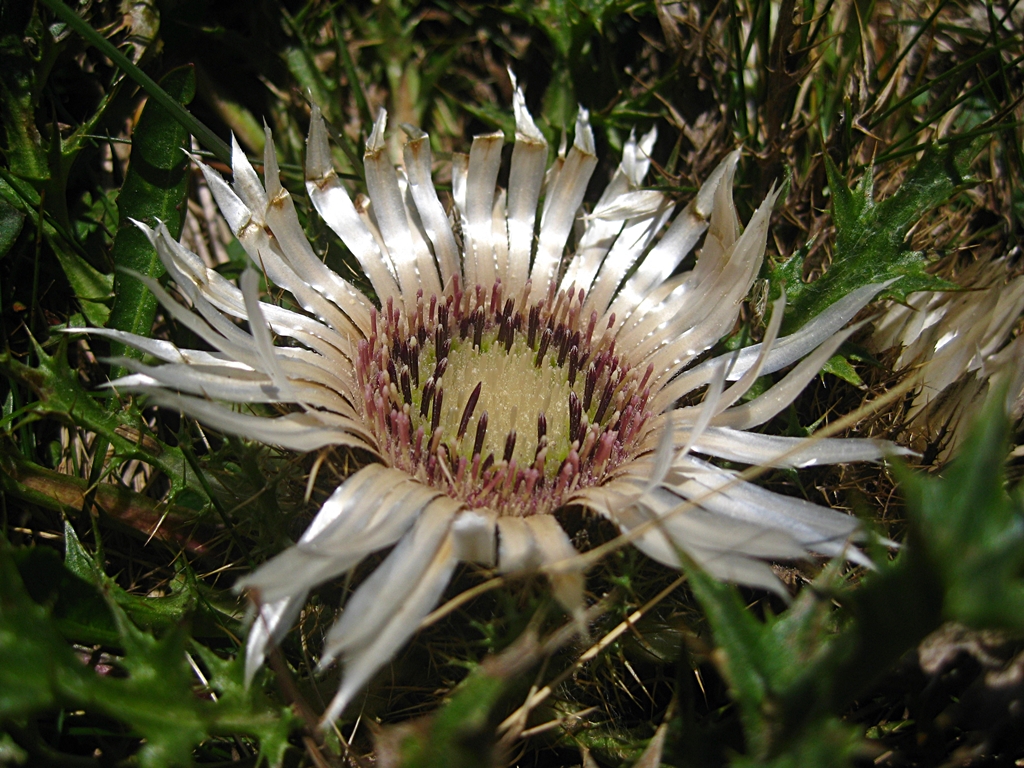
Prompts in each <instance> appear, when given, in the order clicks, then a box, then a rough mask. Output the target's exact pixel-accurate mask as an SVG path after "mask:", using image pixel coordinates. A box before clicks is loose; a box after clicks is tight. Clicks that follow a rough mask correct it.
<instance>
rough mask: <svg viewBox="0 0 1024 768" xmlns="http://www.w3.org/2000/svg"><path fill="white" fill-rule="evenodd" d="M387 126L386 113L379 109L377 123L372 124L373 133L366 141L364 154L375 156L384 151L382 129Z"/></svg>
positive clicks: (384, 110)
mask: <svg viewBox="0 0 1024 768" xmlns="http://www.w3.org/2000/svg"><path fill="white" fill-rule="evenodd" d="M387 125H388V111H387V110H386V109H384V108H383V107H381V110H380V114H378V115H377V122H375V123H374V124H373V132H372V133H371V134H370V138H369V139H367V141H366V154H368V155H370V154H375V153H377V152H380V151H381V150H383V149H384V146H385V144H384V129H385V128H387Z"/></svg>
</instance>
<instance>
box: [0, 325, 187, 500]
mask: <svg viewBox="0 0 1024 768" xmlns="http://www.w3.org/2000/svg"><path fill="white" fill-rule="evenodd" d="M34 352H35V355H36V357H37V359H38V361H39V364H38V366H37V367H35V368H33V367H30V366H27V365H25V364H24V363H22V362H20V361H19V360H17V359H16V358H15V356H14V355H13V354H11V353H10V352H0V372H2V373H4V374H6V375H7V376H9V377H10V378H11V379H13V380H15V381H19V382H21V383H22V384H24V385H26V386H27V387H29V388H30V389H31V390H32V391H33V392H34V393H35V395H36V397H37V398H38V400H39V401H38V402H37V403H36V404H35V405H34V406H33V408H32V410H33V411H34V412H35V413H36V414H38V415H49V416H51V417H55V418H57V419H60V420H64V421H67V420H71V421H73V422H74V423H75V424H77V425H79V426H81V427H83V428H85V429H88V430H90V431H92V432H96V433H97V434H99V435H101V436H102V437H103V438H104V439H106V440H107V441H109V443H110V445H111V446H113V448H114V450H115V451H116V453H117V455H118V456H119V457H122V458H138V459H141V460H142V461H145V462H146V463H147V464H150V465H152V466H154V467H156V468H157V469H159V470H161V471H162V472H163V473H164V474H165V475H166V476H167V477H168V479H169V480H170V481H171V485H172V490H173V493H174V494H177V493H180V492H182V491H184V490H186V489H189V490H191V491H193V492H195V493H198V494H199V495H200V496H201V497H203V498H206V494H205V492H204V490H203V486H202V484H201V483H200V482H199V480H198V479H197V478H196V476H195V473H194V472H193V471H192V470H191V469H189V467H188V463H187V462H186V461H185V458H184V456H183V455H182V453H181V449H180V448H178V447H176V446H171V445H168V444H166V443H162V442H160V441H158V440H157V439H156V438H154V437H152V436H151V435H150V434H149V432H150V431H149V429H148V427H146V425H145V424H144V423H143V422H142V421H141V419H140V418H139V416H138V413H137V412H133V411H131V410H114V411H110V410H108V409H107V408H105V407H103V406H101V405H100V404H99V403H98V402H97V401H96V399H95V393H92V392H88V391H87V390H86V389H85V388H84V387H83V386H82V384H81V382H80V381H79V379H78V375H77V373H76V372H75V371H73V370H71V368H70V367H69V366H68V362H67V345H66V343H62V344H61V346H60V348H59V349H58V351H57V352H56V353H55V354H53V355H48V354H47V353H46V352H45V350H43V348H42V347H40V346H39V345H35V346H34ZM126 434H134V435H139V438H138V441H137V442H136V441H133V440H129V439H127V438H126V437H124V435H126ZM143 436H145V438H143Z"/></svg>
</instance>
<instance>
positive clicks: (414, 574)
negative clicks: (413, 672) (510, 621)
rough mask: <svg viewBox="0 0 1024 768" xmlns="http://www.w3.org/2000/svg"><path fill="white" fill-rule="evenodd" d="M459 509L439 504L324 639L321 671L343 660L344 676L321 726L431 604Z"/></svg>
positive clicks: (447, 566) (449, 554) (450, 556)
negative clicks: (326, 665) (328, 665)
mask: <svg viewBox="0 0 1024 768" xmlns="http://www.w3.org/2000/svg"><path fill="white" fill-rule="evenodd" d="M458 509H459V505H458V504H457V503H456V502H454V501H452V500H451V499H446V498H440V499H437V500H436V501H435V502H434V503H433V504H431V505H430V506H428V507H427V509H425V510H424V511H423V512H422V514H421V515H420V516H419V519H418V520H417V521H416V524H415V526H414V527H413V529H412V530H411V531H410V532H409V533H408V534H407V535H406V536H405V537H404V538H403V539H402V541H401V542H399V544H398V546H397V547H395V549H394V551H393V552H392V553H391V554H390V555H389V556H388V558H387V559H386V560H385V561H384V562H383V563H382V564H381V565H380V566H378V568H377V570H375V571H374V572H373V573H372V574H371V575H370V576H369V578H367V579H366V581H365V582H363V584H362V585H361V586H360V587H359V589H357V590H356V592H355V594H353V595H352V597H351V598H350V599H349V601H348V603H347V605H346V607H345V610H344V611H343V612H342V615H341V619H339V620H338V622H337V623H336V624H335V625H334V626H333V627H331V630H330V632H328V634H327V642H326V644H325V647H324V652H323V657H322V658H321V662H320V663H321V666H323V665H325V664H328V663H330V662H331V661H332V660H334V659H335V658H337V657H338V656H339V655H342V656H343V657H344V668H345V671H344V676H343V678H342V683H341V687H340V688H339V689H338V693H337V695H336V696H335V697H334V699H333V700H332V701H331V703H330V705H329V706H328V707H327V711H326V712H325V713H324V716H323V719H322V721H321V722H322V723H325V724H326V723H329V722H331V721H332V720H334V719H335V718H336V717H337V716H338V715H339V714H341V712H342V711H343V710H344V709H345V707H346V706H347V705H348V703H349V702H350V701H351V700H352V697H354V696H355V695H356V693H358V691H359V690H360V689H361V688H362V687H363V686H364V685H365V684H366V683H367V681H369V679H370V678H371V677H372V676H373V675H374V673H376V672H377V670H378V669H380V668H381V667H382V666H384V664H386V663H387V662H388V661H389V660H390V659H391V657H392V656H393V655H394V654H395V652H396V651H398V649H399V648H401V647H402V645H404V644H405V642H406V641H407V640H408V639H409V638H410V637H412V635H413V633H414V632H415V631H416V629H417V627H418V626H419V623H420V621H421V620H422V619H423V617H424V616H426V615H427V613H429V611H430V609H431V608H433V607H434V605H435V604H436V603H437V600H438V598H439V597H440V596H441V593H442V592H443V591H444V588H445V587H446V586H447V584H448V580H449V579H450V578H451V574H452V571H453V570H454V568H455V564H456V562H457V560H456V557H455V554H454V547H453V545H452V539H451V533H450V526H451V523H452V520H453V518H454V517H455V514H456V513H457V512H458Z"/></svg>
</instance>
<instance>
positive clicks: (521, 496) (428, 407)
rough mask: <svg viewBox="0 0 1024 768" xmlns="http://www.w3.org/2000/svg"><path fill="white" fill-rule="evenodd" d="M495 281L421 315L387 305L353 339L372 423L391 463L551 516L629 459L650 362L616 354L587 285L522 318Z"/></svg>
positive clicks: (487, 500)
mask: <svg viewBox="0 0 1024 768" xmlns="http://www.w3.org/2000/svg"><path fill="white" fill-rule="evenodd" d="M528 295H529V284H527V286H526V289H525V290H524V291H523V294H522V296H521V297H519V300H518V301H517V300H516V298H514V297H505V296H504V291H503V287H502V285H501V282H500V281H498V282H496V283H495V284H494V285H493V286H491V288H490V290H489V291H488V290H485V289H484V288H483V287H481V286H476V289H475V290H474V291H471V292H470V291H463V290H462V289H461V288H460V285H459V282H458V280H457V279H454V280H453V281H452V285H451V286H450V287H449V289H448V290H446V291H445V292H444V294H443V295H442V296H430V297H429V298H427V297H424V296H423V295H422V292H421V293H419V294H418V295H417V299H416V306H415V310H414V311H412V312H403V311H401V310H400V309H398V308H396V307H395V306H394V302H393V301H392V300H390V299H389V300H388V302H387V304H386V306H385V307H384V308H383V310H382V312H381V313H380V314H378V313H376V312H374V314H373V316H372V321H373V328H372V333H371V335H370V338H369V339H366V340H363V341H360V342H359V353H358V361H357V366H356V370H357V375H358V377H359V386H360V389H361V390H362V392H363V403H362V405H363V409H364V412H365V418H366V422H367V426H368V427H369V428H370V429H371V431H372V432H373V434H374V436H375V437H376V438H377V443H378V446H379V449H380V451H381V453H382V454H383V455H384V456H386V457H387V458H388V459H389V460H390V462H391V463H392V465H393V466H396V467H399V468H401V469H404V470H405V471H407V472H409V473H410V474H413V475H415V476H416V477H418V478H419V479H420V480H421V481H423V482H426V483H429V484H431V485H433V486H435V487H438V488H440V489H442V490H443V491H444V492H445V493H447V494H449V495H451V496H453V497H454V498H458V499H460V500H462V501H464V502H465V503H466V504H467V505H468V506H470V507H490V508H491V509H495V510H500V511H501V513H502V514H513V515H530V514H538V513H544V512H550V511H552V510H553V509H555V508H556V507H557V506H558V505H559V504H560V503H561V501H562V500H563V499H564V498H565V497H566V496H567V495H568V494H571V493H572V492H574V491H575V490H577V489H578V488H581V487H585V486H588V485H595V484H597V483H599V482H600V481H601V479H602V478H603V477H604V476H605V475H606V474H607V472H608V471H609V470H610V469H612V468H614V467H615V466H616V465H618V464H619V463H621V462H622V461H624V460H627V459H630V458H632V456H633V455H634V448H633V443H634V438H635V437H636V436H637V435H638V434H639V432H640V430H641V427H642V426H643V424H644V422H645V421H646V420H647V418H648V417H649V415H650V414H649V412H648V411H647V402H648V399H649V395H650V391H649V389H648V388H647V384H648V381H649V379H650V376H651V373H652V371H651V369H650V368H648V369H647V370H646V371H643V372H638V371H635V370H632V369H631V368H630V366H629V364H628V362H627V361H626V360H624V359H622V357H621V356H619V355H618V354H616V351H615V341H614V338H613V336H612V334H611V333H610V331H609V330H608V329H610V328H611V327H612V326H613V325H614V321H615V318H614V316H612V317H611V318H610V320H609V322H608V324H607V326H606V327H605V328H600V329H599V328H597V324H598V318H597V314H596V313H591V314H590V316H589V317H587V318H586V319H585V320H584V319H583V318H582V317H581V315H582V311H583V306H584V300H585V294H584V291H583V290H582V289H580V290H578V291H577V290H574V289H573V288H570V289H569V290H568V291H561V292H558V293H557V295H556V294H555V291H554V288H553V287H552V289H551V290H550V291H549V295H548V296H547V297H546V298H545V299H543V300H541V301H539V302H536V303H535V304H533V305H531V306H530V307H529V310H528V311H527V312H526V313H525V314H524V313H523V312H522V311H520V310H519V307H525V306H526V303H527V302H526V297H527V296H528Z"/></svg>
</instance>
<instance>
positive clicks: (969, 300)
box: [869, 257, 1024, 462]
mask: <svg viewBox="0 0 1024 768" xmlns="http://www.w3.org/2000/svg"><path fill="white" fill-rule="evenodd" d="M1009 273H1010V266H1009V259H1008V258H1006V257H1004V258H999V259H993V260H991V261H983V260H979V261H976V262H974V263H972V264H971V265H970V266H968V267H967V268H966V269H965V270H964V271H963V272H962V273H961V274H959V275H957V277H956V280H957V282H958V283H959V284H960V285H961V286H963V288H964V289H965V290H963V291H959V292H955V291H921V292H919V293H915V294H913V295H911V296H910V297H909V298H908V299H907V302H906V304H897V303H895V302H894V303H891V304H890V305H889V306H888V307H887V308H886V309H885V312H884V314H883V315H882V316H881V317H880V318H879V320H878V321H877V322H876V323H875V327H874V330H873V332H872V334H871V337H870V339H869V344H870V345H871V347H872V348H873V349H875V350H878V351H884V350H887V349H892V348H896V349H899V350H900V354H899V357H898V358H897V360H896V364H895V368H896V369H897V370H899V371H903V372H913V373H914V374H915V375H916V376H917V381H918V383H919V384H920V387H919V389H918V390H917V392H916V394H915V395H914V399H913V402H912V403H911V404H910V407H909V408H908V410H907V413H906V422H907V424H908V427H909V429H910V430H911V431H912V432H914V433H916V434H918V435H919V436H920V437H922V438H923V439H924V441H925V442H927V443H930V444H932V445H934V446H935V447H936V448H937V449H938V450H937V452H936V457H937V458H938V460H939V461H940V462H945V461H946V460H947V459H948V458H949V457H950V456H951V455H952V454H953V453H955V452H956V449H957V447H958V446H959V445H960V443H961V441H962V440H963V439H964V438H965V437H966V436H967V433H968V432H967V427H968V425H970V424H971V423H972V422H973V420H974V418H975V417H976V416H978V415H979V414H980V413H981V410H982V406H983V405H984V404H985V402H987V397H988V394H989V393H991V392H993V391H1000V390H1001V391H1002V392H1003V395H1004V397H1005V401H1004V407H1005V409H1006V412H1007V414H1009V415H1010V416H1011V417H1012V418H1013V419H1014V420H1017V419H1019V418H1020V417H1021V414H1022V412H1024V337H1022V336H1020V335H1018V336H1016V337H1013V332H1014V330H1015V328H1016V326H1017V325H1018V323H1019V321H1020V317H1021V313H1022V312H1024V276H1021V275H1018V276H1016V277H1012V278H1009V279H1007V275H1008V274H1009ZM921 447H922V448H924V447H925V446H924V445H922V446H921Z"/></svg>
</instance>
